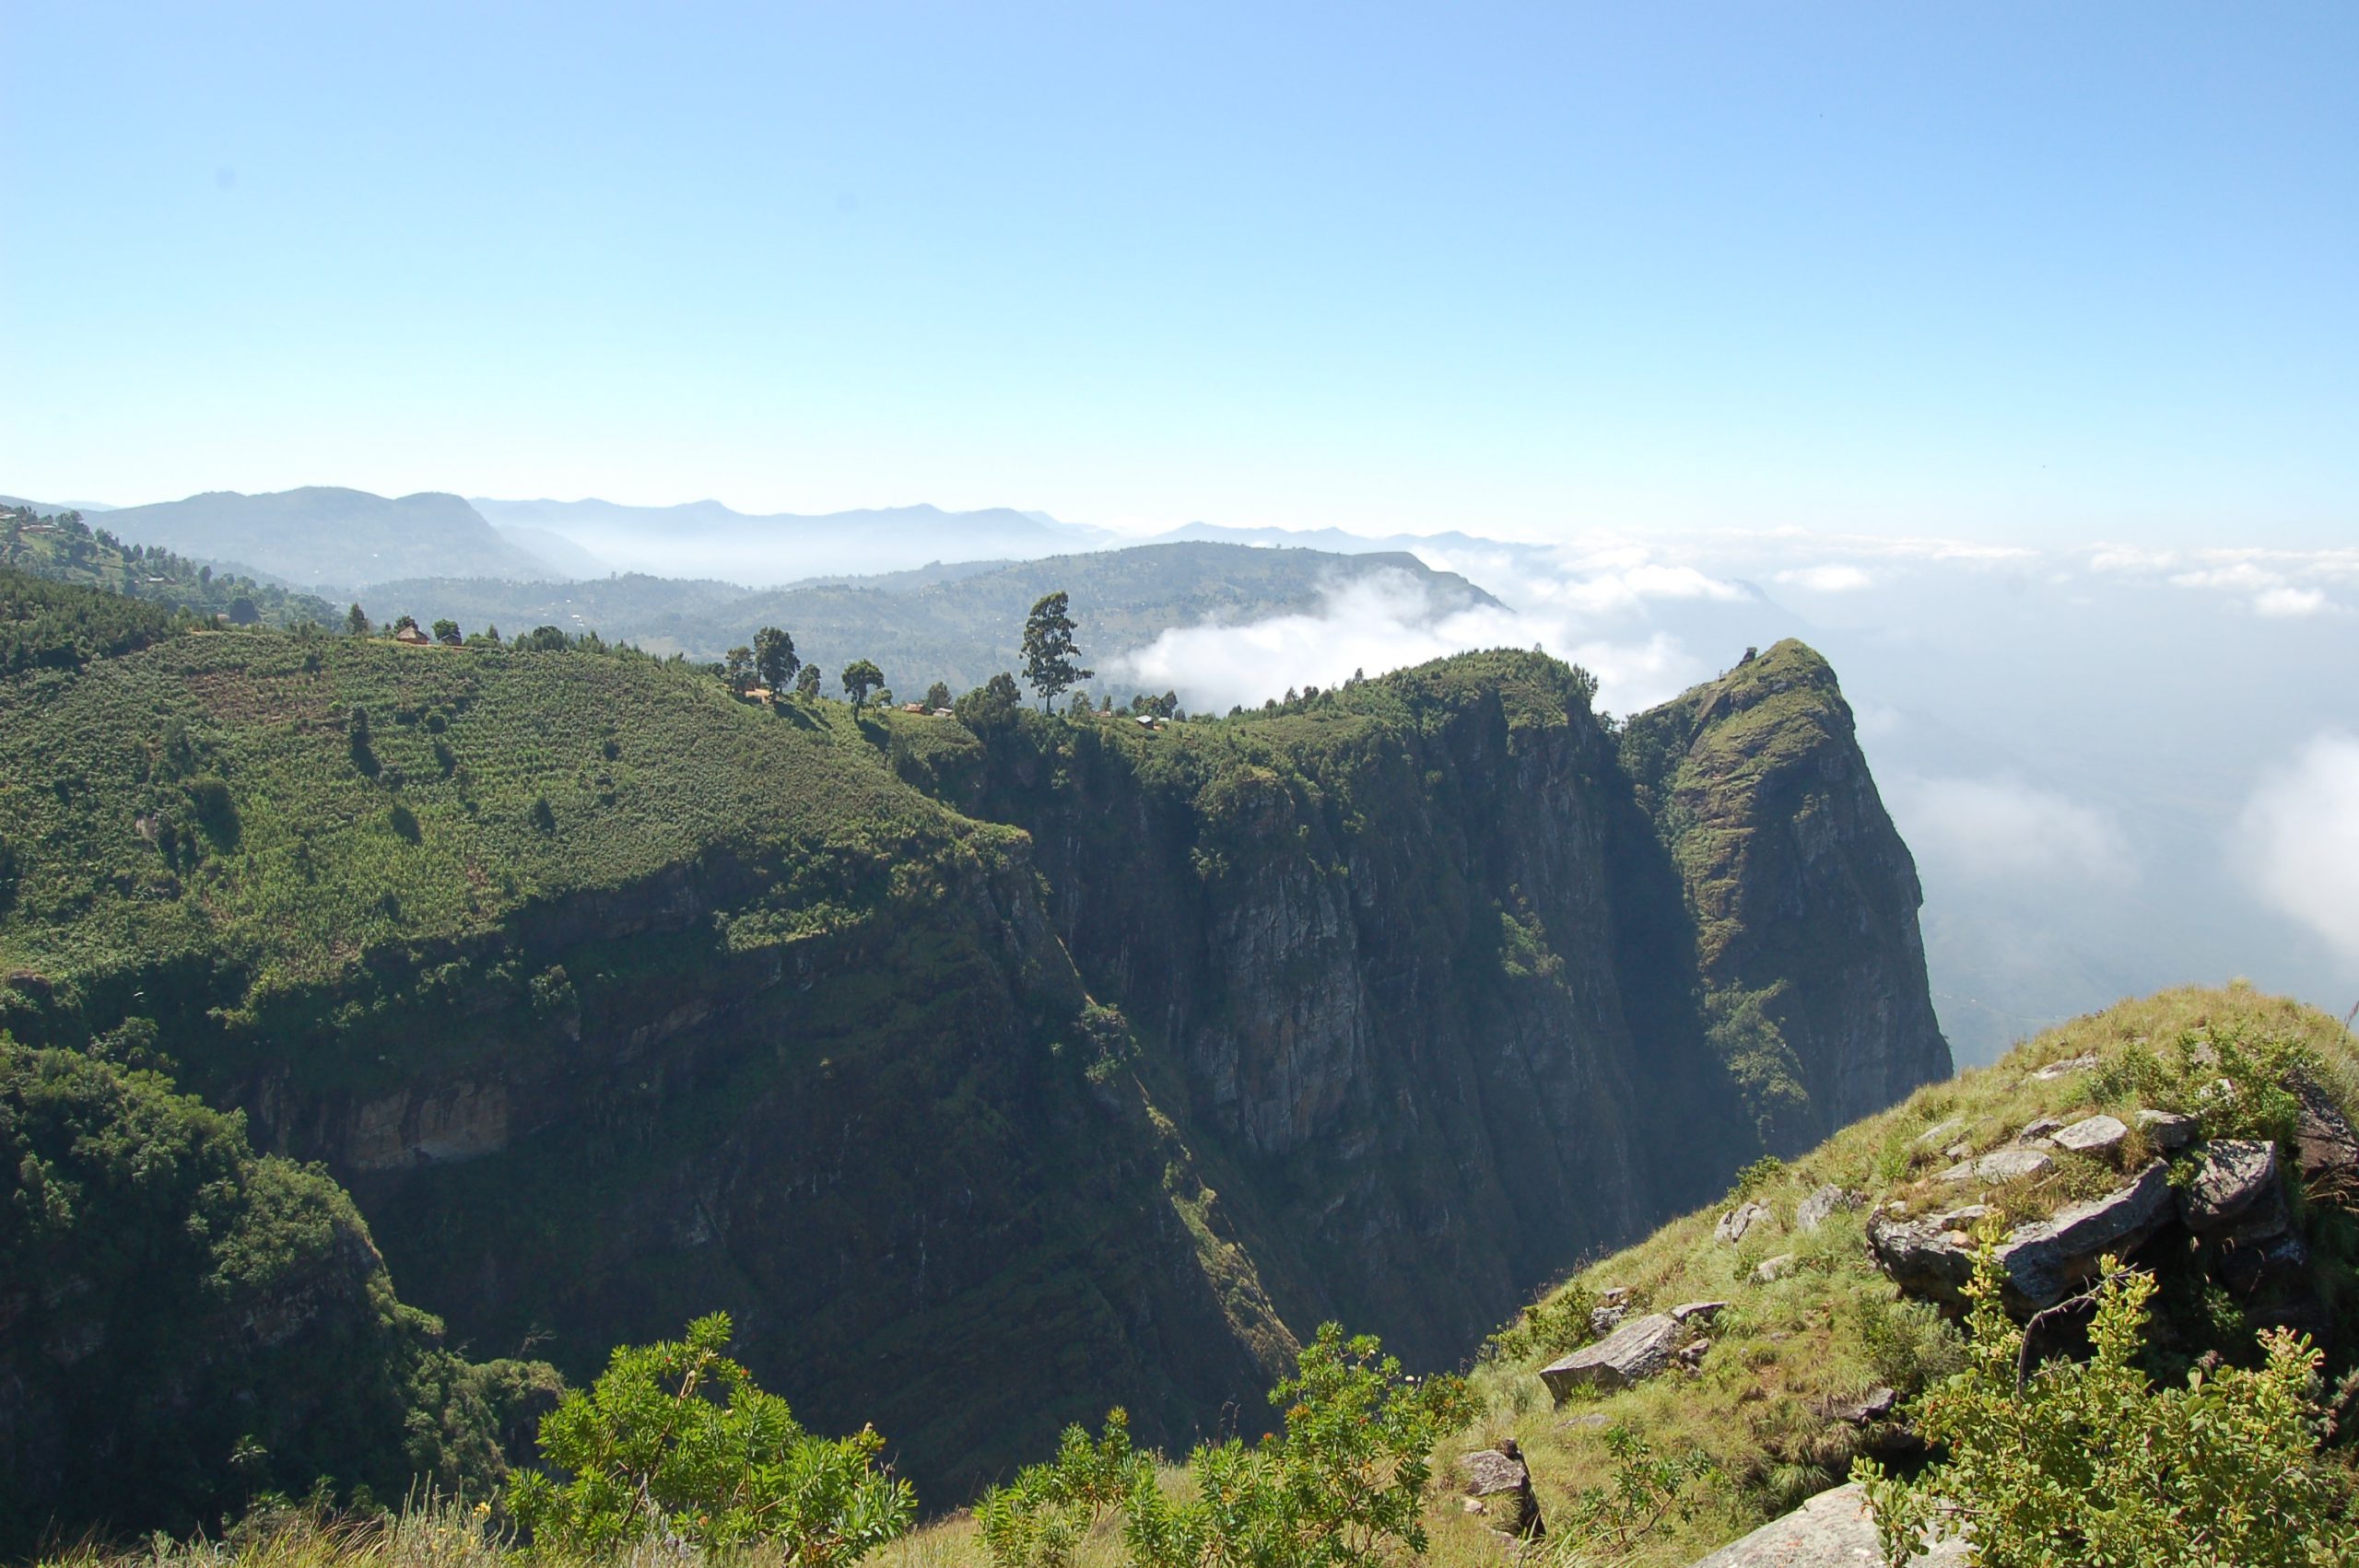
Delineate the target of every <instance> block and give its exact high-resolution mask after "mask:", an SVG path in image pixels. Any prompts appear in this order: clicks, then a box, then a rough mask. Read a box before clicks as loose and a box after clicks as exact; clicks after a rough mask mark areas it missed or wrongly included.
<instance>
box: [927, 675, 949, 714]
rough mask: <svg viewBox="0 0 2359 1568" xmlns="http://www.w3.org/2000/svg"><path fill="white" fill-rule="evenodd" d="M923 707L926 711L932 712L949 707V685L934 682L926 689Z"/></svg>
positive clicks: (942, 682) (945, 682) (943, 682)
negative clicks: (935, 709)
mask: <svg viewBox="0 0 2359 1568" xmlns="http://www.w3.org/2000/svg"><path fill="white" fill-rule="evenodd" d="M925 706H926V708H927V710H928V711H932V710H933V709H934V708H947V707H949V706H950V683H949V682H947V681H936V682H934V683H933V685H930V686H928V687H926V689H925Z"/></svg>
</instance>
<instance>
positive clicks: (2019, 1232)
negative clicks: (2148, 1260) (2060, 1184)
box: [1999, 1160, 2171, 1308]
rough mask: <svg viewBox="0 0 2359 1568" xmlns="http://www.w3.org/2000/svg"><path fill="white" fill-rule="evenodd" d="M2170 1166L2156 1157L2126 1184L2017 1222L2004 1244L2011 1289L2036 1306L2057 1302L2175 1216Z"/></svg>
mask: <svg viewBox="0 0 2359 1568" xmlns="http://www.w3.org/2000/svg"><path fill="white" fill-rule="evenodd" d="M2170 1211H2171V1178H2170V1168H2169V1167H2168V1166H2166V1165H2165V1164H2163V1162H2162V1161H2160V1160H2156V1161H2154V1163H2153V1164H2149V1165H2148V1166H2147V1167H2146V1168H2145V1169H2144V1170H2142V1171H2141V1172H2139V1173H2138V1175H2137V1176H2136V1177H2135V1178H2134V1179H2132V1180H2131V1181H2130V1184H2129V1185H2128V1186H2127V1187H2123V1188H2117V1189H2115V1190H2114V1191H2112V1192H2108V1193H2107V1194H2106V1195H2105V1196H2104V1197H2103V1198H2093V1199H2089V1200H2088V1201H2087V1202H2085V1203H2068V1204H2066V1205H2065V1206H2064V1207H2063V1208H2061V1209H2059V1210H2058V1211H2056V1212H2055V1213H2053V1214H2051V1215H2049V1216H2048V1218H2047V1219H2045V1220H2039V1221H2035V1222H2034V1223H2031V1224H2027V1225H2018V1226H2016V1227H2015V1228H2014V1229H2013V1231H2011V1232H2009V1233H2008V1235H2007V1239H2006V1241H2005V1242H2004V1243H2003V1244H2001V1246H2000V1247H1999V1264H2000V1266H2001V1268H2002V1269H2004V1270H2006V1273H2007V1285H2008V1289H2009V1291H2010V1293H2012V1294H2013V1295H2014V1296H2015V1297H2017V1298H2019V1302H2020V1303H2027V1304H2028V1305H2031V1306H2033V1307H2035V1308H2036V1307H2044V1306H2052V1305H2055V1304H2056V1303H2057V1302H2060V1301H2061V1300H2063V1299H2064V1297H2065V1296H2066V1295H2068V1294H2070V1293H2071V1287H2072V1286H2073V1285H2074V1284H2075V1283H2077V1282H2078V1281H2081V1280H2082V1279H2083V1278H2085V1277H2086V1276H2087V1275H2088V1274H2089V1273H2090V1271H2091V1270H2093V1269H2094V1267H2095V1263H2096V1260H2097V1259H2098V1258H2100V1257H2102V1256H2104V1255H2105V1254H2106V1253H2108V1252H2110V1253H2115V1254H2120V1253H2126V1252H2128V1251H2130V1249H2131V1248H2133V1247H2135V1246H2137V1245H2138V1244H2139V1243H2141V1242H2142V1241H2144V1240H2145V1239H2146V1238H2147V1237H2148V1236H2150V1235H2154V1232H2155V1231H2156V1230H2157V1229H2158V1228H2159V1227H2160V1226H2161V1225H2162V1223H2164V1221H2165V1220H2167V1219H2168V1218H2169V1217H2170Z"/></svg>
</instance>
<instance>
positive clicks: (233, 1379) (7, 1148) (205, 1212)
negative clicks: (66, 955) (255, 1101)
mask: <svg viewBox="0 0 2359 1568" xmlns="http://www.w3.org/2000/svg"><path fill="white" fill-rule="evenodd" d="M152 1039H153V1031H152V1030H148V1031H144V1032H143V1031H138V1030H125V1031H123V1032H122V1033H119V1034H118V1035H116V1036H112V1037H111V1038H109V1039H108V1040H106V1041H104V1042H102V1043H101V1044H100V1047H98V1048H96V1049H94V1050H91V1051H61V1050H36V1049H30V1048H28V1047H23V1046H19V1045H18V1044H17V1043H16V1042H14V1041H12V1040H10V1039H9V1038H8V1037H7V1036H6V1035H0V1164H5V1166H6V1169H7V1170H8V1171H9V1172H10V1174H11V1176H12V1178H13V1180H12V1186H11V1190H10V1193H9V1198H8V1201H7V1202H6V1203H5V1204H0V1473H5V1475H6V1484H5V1485H0V1554H6V1555H9V1556H16V1555H18V1554H21V1553H23V1552H25V1551H27V1550H29V1549H31V1548H32V1547H33V1546H35V1545H36V1544H37V1543H38V1542H39V1541H40V1540H41V1538H42V1537H43V1536H44V1535H47V1534H49V1533H50V1532H52V1531H53V1530H54V1529H57V1528H60V1527H62V1528H63V1529H64V1530H65V1531H66V1532H67V1533H68V1534H74V1533H79V1532H81V1531H84V1530H89V1529H96V1530H99V1531H101V1532H104V1533H131V1532H138V1531H145V1530H149V1529H166V1530H171V1531H175V1532H185V1531H187V1530H189V1529H191V1528H193V1527H200V1526H202V1527H212V1526H216V1525H217V1524H218V1523H219V1521H220V1520H221V1518H222V1516H223V1515H224V1514H225V1512H226V1513H229V1514H235V1513H238V1512H240V1511H242V1509H243V1508H244V1506H245V1505H246V1504H247V1503H248V1501H249V1500H251V1499H252V1498H253V1497H255V1496H257V1495H261V1494H264V1493H267V1492H273V1491H291V1492H305V1491H309V1490H311V1489H312V1488H314V1487H315V1486H317V1485H319V1484H321V1483H322V1482H323V1481H329V1482H330V1484H332V1485H337V1484H340V1485H341V1486H342V1487H344V1488H346V1490H347V1492H357V1494H358V1495H359V1496H360V1497H362V1498H366V1497H368V1496H369V1495H370V1493H371V1492H373V1493H374V1495H376V1496H377V1497H379V1498H381V1499H383V1500H385V1501H388V1502H391V1501H394V1500H398V1499H399V1498H400V1497H402V1496H403V1495H404V1494H405V1492H408V1491H409V1490H410V1488H411V1487H413V1486H414V1485H417V1484H420V1483H423V1484H428V1485H432V1486H439V1487H441V1488H444V1489H455V1488H467V1489H471V1490H473V1491H475V1492H478V1493H480V1492H484V1491H486V1490H487V1489H488V1488H489V1487H490V1486H491V1485H492V1484H494V1483H495V1482H497V1481H498V1480H499V1478H500V1477H501V1476H502V1475H503V1474H504V1473H505V1471H506V1469H507V1445H509V1444H511V1443H512V1442H514V1441H515V1440H516V1438H517V1436H518V1434H519V1433H520V1431H529V1427H530V1420H531V1418H532V1417H533V1416H534V1415H536V1414H537V1413H538V1412H539V1410H543V1409H546V1404H547V1402H548V1396H549V1392H550V1390H551V1389H552V1388H553V1387H554V1382H555V1379H554V1375H553V1374H552V1373H551V1372H550V1371H549V1369H548V1368H546V1366H540V1365H537V1364H534V1363H522V1362H512V1361H511V1362H497V1363H488V1364H477V1363H470V1362H468V1361H466V1360H464V1359H463V1358H462V1357H461V1356H459V1355H457V1354H455V1353H453V1352H452V1351H450V1350H448V1349H445V1348H444V1347H443V1345H442V1343H441V1338H442V1326H441V1324H440V1322H439V1321H438V1320H436V1319H435V1318H433V1317H431V1316H428V1315H427V1314H425V1313H422V1312H419V1311H417V1309H416V1308H414V1307H410V1306H406V1305H403V1304H402V1303H401V1302H399V1301H398V1300H396V1299H395V1297H394V1294H393V1285H392V1283H391V1281H389V1279H388V1278H387V1276H386V1272H385V1269H384V1265H383V1263H382V1262H381V1260H380V1259H379V1258H378V1255H377V1250H376V1248H375V1246H373V1245H372V1244H371V1242H370V1235H369V1229H368V1226H367V1225H366V1224H365V1223H363V1222H362V1220H361V1218H360V1215H359V1213H358V1211H356V1210H355V1209H354V1207H353V1205H352V1200H351V1199H349V1198H348V1197H346V1194H345V1193H344V1192H343V1190H342V1189H340V1188H338V1187H337V1186H336V1185H335V1184H334V1182H333V1181H331V1180H329V1179H328V1177H327V1176H326V1175H325V1174H324V1173H323V1172H321V1171H320V1170H318V1169H317V1168H316V1167H309V1166H303V1165H298V1164H292V1163H291V1162H288V1161H287V1160H283V1159H279V1158H277V1157H276V1156H274V1155H266V1154H265V1155H259V1156H258V1155H256V1154H255V1153H253V1152H252V1150H251V1149H250V1148H249V1147H248V1145H247V1141H246V1133H245V1125H244V1118H243V1117H241V1116H238V1115H236V1114H234V1113H224V1112H221V1111H216V1110H211V1109H208V1108H207V1107H206V1106H204V1105H203V1104H201V1103H200V1102H198V1101H197V1100H195V1099H194V1098H193V1097H192V1096H189V1095H186V1094H179V1093H176V1092H175V1091H174V1090H173V1088H172V1087H171V1085H170V1082H169V1081H168V1080H166V1079H165V1078H164V1077H163V1076H162V1075H161V1074H160V1073H158V1072H156V1071H150V1070H147V1069H145V1068H140V1067H134V1066H129V1065H125V1063H124V1062H123V1061H121V1060H118V1059H117V1058H123V1057H130V1058H137V1057H140V1056H143V1055H145V1054H147V1049H148V1047H149V1043H150V1042H152ZM331 1478H332V1479H331Z"/></svg>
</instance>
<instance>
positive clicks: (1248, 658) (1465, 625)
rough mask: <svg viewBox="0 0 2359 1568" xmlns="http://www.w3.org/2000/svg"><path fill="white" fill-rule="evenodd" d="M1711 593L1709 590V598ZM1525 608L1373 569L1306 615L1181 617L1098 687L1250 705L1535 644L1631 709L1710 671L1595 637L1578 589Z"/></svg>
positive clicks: (1673, 645) (1676, 646)
mask: <svg viewBox="0 0 2359 1568" xmlns="http://www.w3.org/2000/svg"><path fill="white" fill-rule="evenodd" d="M1714 596H1715V597H1717V594H1715V595H1714ZM1553 597H1555V599H1556V601H1557V602H1556V603H1551V604H1543V606H1542V607H1540V608H1536V609H1534V610H1531V611H1524V610H1514V609H1509V608H1507V607H1505V606H1494V605H1479V606H1475V607H1473V608H1470V609H1465V610H1457V611H1450V612H1447V613H1438V612H1437V610H1436V608H1435V606H1434V604H1433V603H1432V600H1431V599H1430V597H1429V596H1428V594H1427V593H1426V588H1425V586H1424V585H1423V584H1422V583H1420V582H1419V581H1418V580H1417V579H1415V578H1414V577H1412V576H1411V575H1410V574H1409V573H1407V572H1376V573H1372V574H1370V575H1368V576H1367V577H1364V578H1359V579H1355V580H1353V581H1351V582H1349V583H1344V584H1340V585H1338V586H1337V587H1335V588H1333V589H1332V590H1330V591H1328V592H1327V594H1326V595H1325V597H1324V600H1323V602H1322V603H1321V604H1320V608H1319V609H1318V610H1317V611H1316V612H1311V613H1303V614H1287V615H1273V616H1271V617H1269V618H1268V619H1266V620H1260V621H1251V622H1246V623H1242V624H1235V625H1222V624H1212V625H1204V626H1180V627H1175V628H1173V629H1171V630H1169V631H1166V632H1164V633H1163V634H1162V635H1161V636H1159V637H1157V638H1156V639H1155V640H1154V641H1153V642H1151V643H1149V644H1148V645H1147V646H1145V647H1144V648H1142V649H1137V650H1135V651H1134V652H1132V653H1129V654H1126V655H1124V656H1122V657H1121V658H1120V659H1117V660H1113V661H1109V664H1108V667H1107V669H1106V671H1105V682H1104V684H1105V685H1106V687H1107V689H1108V690H1110V691H1113V692H1115V693H1116V694H1118V695H1120V694H1122V693H1126V692H1128V691H1130V690H1133V689H1137V690H1146V691H1162V690H1166V689H1171V690H1176V691H1178V692H1179V693H1180V696H1181V697H1182V699H1183V700H1184V701H1186V702H1187V703H1188V705H1189V706H1191V707H1194V708H1209V709H1212V710H1215V711H1219V710H1223V709H1226V708H1230V707H1232V706H1237V705H1243V706H1245V707H1256V706H1259V705H1260V704H1261V703H1262V701H1263V700H1264V699H1266V698H1269V697H1273V696H1283V695H1284V694H1285V692H1286V691H1287V690H1288V689H1290V688H1299V687H1302V686H1305V685H1317V686H1332V685H1341V684H1343V682H1344V680H1345V679H1346V678H1348V677H1349V676H1350V675H1351V674H1352V673H1354V672H1355V671H1357V672H1361V673H1366V674H1368V675H1371V676H1373V675H1379V674H1382V673H1385V672H1387V671H1390V670H1398V669H1402V668H1404V667H1406V666H1409V665H1412V664H1422V663H1424V662H1426V661H1427V660H1431V659H1439V658H1441V657H1443V656H1445V655H1447V654H1451V653H1461V652H1464V651H1466V650H1467V649H1477V648H1538V649H1543V650H1545V651H1546V652H1549V653H1552V654H1555V656H1556V657H1557V658H1560V659H1563V660H1566V661H1569V662H1571V663H1575V664H1579V665H1580V666H1582V667H1583V668H1584V669H1587V670H1588V671H1589V672H1590V673H1591V674H1594V675H1595V676H1596V677H1597V679H1598V698H1597V701H1598V706H1599V707H1600V708H1602V709H1606V710H1609V711H1613V712H1617V713H1627V712H1635V711H1637V710H1638V709H1640V708H1649V707H1652V706H1653V705H1654V704H1656V703H1659V702H1661V701H1662V700H1664V699H1665V698H1667V697H1670V696H1676V695H1677V694H1678V693H1679V692H1681V691H1683V690H1684V689H1685V688H1686V687H1688V686H1690V685H1694V684H1695V683H1696V682H1697V681H1699V680H1702V679H1704V678H1706V677H1707V676H1708V675H1709V674H1711V673H1712V672H1711V671H1710V670H1709V669H1708V668H1706V667H1705V665H1704V664H1703V662H1702V661H1699V660H1697V659H1696V658H1695V657H1694V656H1693V655H1692V654H1690V653H1689V652H1688V651H1687V650H1686V649H1684V647H1682V646H1681V644H1680V643H1679V641H1678V639H1677V638H1673V637H1671V636H1670V635H1668V634H1667V633H1663V632H1661V631H1656V632H1653V633H1651V634H1650V635H1648V636H1645V637H1639V638H1615V637H1612V636H1606V635H1602V634H1600V633H1599V631H1598V630H1597V628H1595V627H1593V626H1584V625H1583V624H1582V616H1581V615H1580V614H1579V611H1578V607H1577V606H1578V603H1579V596H1577V595H1555V596H1553Z"/></svg>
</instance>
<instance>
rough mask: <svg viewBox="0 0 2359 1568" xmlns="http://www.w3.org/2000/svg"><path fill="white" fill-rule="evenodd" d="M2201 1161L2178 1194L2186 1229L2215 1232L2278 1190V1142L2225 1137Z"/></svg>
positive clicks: (2203, 1154)
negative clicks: (2193, 1177)
mask: <svg viewBox="0 0 2359 1568" xmlns="http://www.w3.org/2000/svg"><path fill="white" fill-rule="evenodd" d="M2276 1190H2277V1145H2276V1144H2274V1143H2271V1142H2269V1141H2265V1140H2262V1139H2257V1138H2224V1139H2222V1140H2220V1141H2218V1142H2216V1143H2213V1144H2211V1145H2209V1146H2207V1147H2206V1148H2205V1149H2204V1151H2203V1153H2202V1154H2201V1164H2198V1165H2197V1166H2196V1168H2195V1179H2194V1180H2193V1181H2190V1182H2189V1183H2188V1184H2187V1186H2185V1187H2184V1188H2180V1189H2179V1194H2178V1215H2179V1218H2180V1219H2181V1220H2184V1221H2185V1222H2186V1223H2187V1228H2188V1229H2189V1230H2191V1231H2216V1230H2218V1229H2219V1228H2220V1227H2221V1226H2223V1225H2225V1224H2227V1223H2229V1222H2231V1221H2233V1220H2235V1219H2236V1217H2237V1216H2238V1215H2240V1214H2242V1213H2244V1212H2245V1211H2247V1210H2248V1209H2250V1208H2251V1207H2252V1206H2253V1205H2254V1204H2256V1203H2258V1202H2259V1201H2260V1200H2261V1199H2263V1198H2265V1197H2267V1196H2269V1195H2270V1194H2271V1193H2272V1192H2275V1191H2276Z"/></svg>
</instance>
